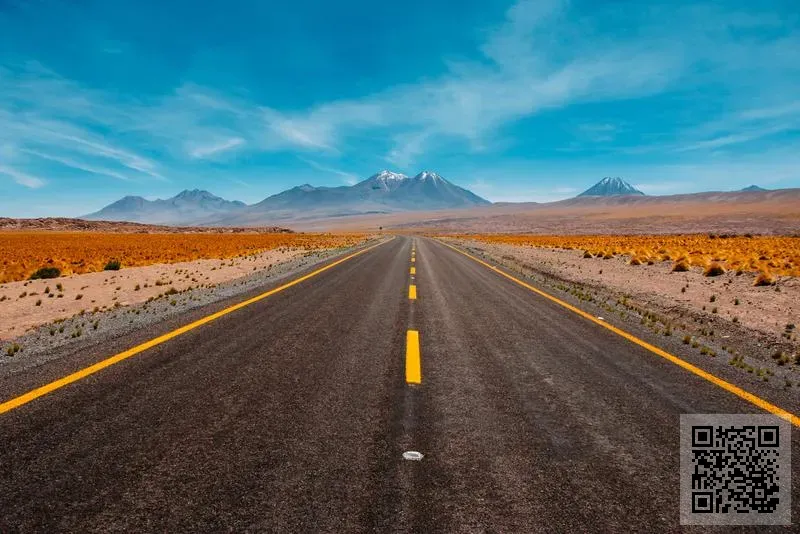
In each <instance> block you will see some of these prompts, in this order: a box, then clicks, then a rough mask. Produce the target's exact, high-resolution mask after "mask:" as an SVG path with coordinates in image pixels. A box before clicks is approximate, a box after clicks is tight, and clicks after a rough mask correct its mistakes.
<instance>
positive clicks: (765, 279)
mask: <svg viewBox="0 0 800 534" xmlns="http://www.w3.org/2000/svg"><path fill="white" fill-rule="evenodd" d="M753 285H754V286H772V285H775V279H774V278H772V275H770V274H769V273H767V272H761V273H758V276H757V277H756V279H755V281H754V282H753Z"/></svg>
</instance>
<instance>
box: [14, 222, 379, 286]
mask: <svg viewBox="0 0 800 534" xmlns="http://www.w3.org/2000/svg"><path fill="white" fill-rule="evenodd" d="M366 237H367V236H366V235H365V234H291V233H274V234H273V233H260V234H259V233H241V234H121V233H99V232H97V233H96V232H91V233H87V232H0V283H5V282H13V281H17V280H25V279H27V278H29V277H30V276H31V274H33V273H34V272H36V271H37V270H38V269H40V268H42V267H56V268H58V269H60V270H61V274H62V275H70V274H81V273H89V272H96V271H102V270H103V267H104V266H105V265H106V263H107V262H109V261H110V260H119V261H120V262H121V264H122V268H125V267H134V266H141V265H151V264H156V263H175V262H181V261H191V260H196V259H213V258H219V259H226V258H234V257H243V256H249V255H253V254H258V253H260V252H264V251H266V250H273V249H279V248H283V249H288V250H298V249H302V250H317V249H329V248H339V247H348V246H353V245H355V244H357V243H359V242H361V241H363V240H364V239H366Z"/></svg>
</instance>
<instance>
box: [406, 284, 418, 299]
mask: <svg viewBox="0 0 800 534" xmlns="http://www.w3.org/2000/svg"><path fill="white" fill-rule="evenodd" d="M408 298H410V299H411V300H415V299H416V298H417V286H415V285H414V284H411V285H409V286H408Z"/></svg>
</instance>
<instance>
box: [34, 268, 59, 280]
mask: <svg viewBox="0 0 800 534" xmlns="http://www.w3.org/2000/svg"><path fill="white" fill-rule="evenodd" d="M59 276H61V270H60V269H59V268H58V267H42V268H41V269H39V270H37V271H36V272H35V273H33V274H32V275H31V276H30V278H28V280H39V279H42V278H58V277H59Z"/></svg>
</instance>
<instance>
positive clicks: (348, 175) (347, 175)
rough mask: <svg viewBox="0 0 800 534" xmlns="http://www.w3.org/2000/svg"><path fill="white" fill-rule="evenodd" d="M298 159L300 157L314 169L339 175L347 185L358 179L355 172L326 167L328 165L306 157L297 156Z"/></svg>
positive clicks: (353, 183)
mask: <svg viewBox="0 0 800 534" xmlns="http://www.w3.org/2000/svg"><path fill="white" fill-rule="evenodd" d="M298 159H300V161H302V162H303V163H306V164H307V165H309V166H310V167H312V168H314V169H317V170H318V171H322V172H324V173H327V174H335V175H336V176H339V177H341V178H343V180H344V183H345V184H347V185H355V184H357V183H358V182H359V180H360V178H359V176H358V175H357V174H354V173H352V172H347V171H342V170H340V169H334V168H333V167H328V166H325V165H322V164H320V163H317V162H316V161H314V160H310V159H306V158H298Z"/></svg>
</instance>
